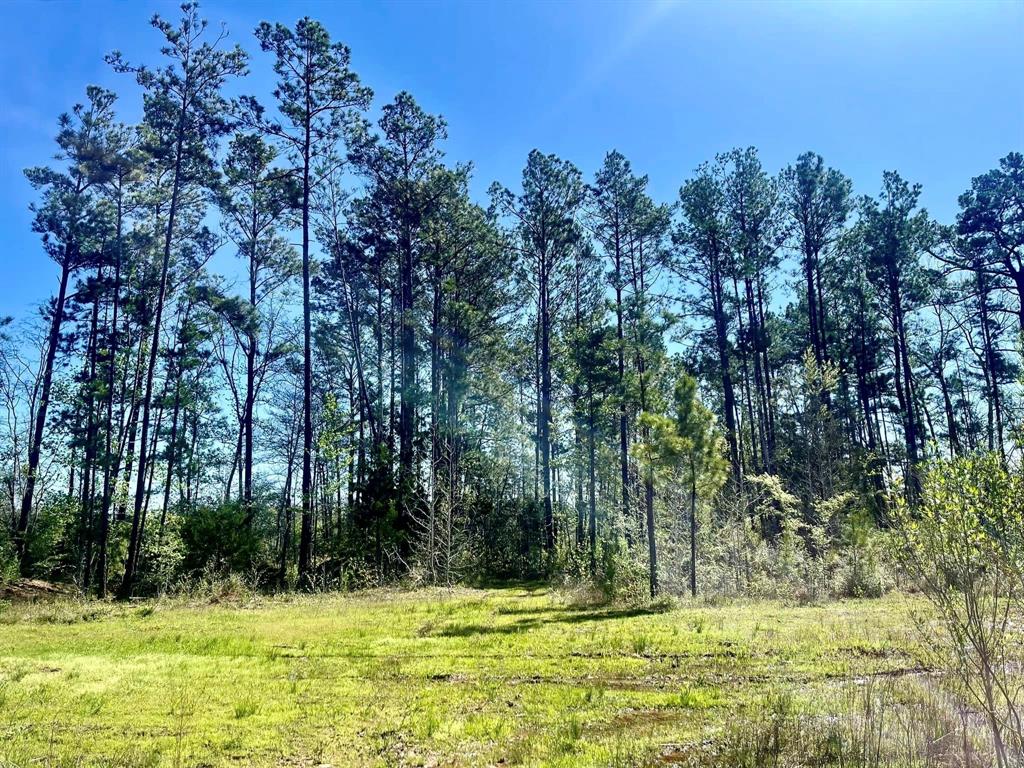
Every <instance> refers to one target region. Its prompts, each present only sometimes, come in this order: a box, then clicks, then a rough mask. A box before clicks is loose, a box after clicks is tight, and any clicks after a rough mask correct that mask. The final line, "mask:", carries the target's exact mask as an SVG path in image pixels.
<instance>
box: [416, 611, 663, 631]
mask: <svg viewBox="0 0 1024 768" xmlns="http://www.w3.org/2000/svg"><path fill="white" fill-rule="evenodd" d="M516 613H518V614H519V615H529V618H523V619H519V620H518V621H514V622H512V623H511V624H450V625H447V626H444V627H440V628H438V629H437V630H436V631H434V632H432V633H431V634H432V635H433V636H434V637H472V636H475V635H516V634H519V633H521V632H527V631H529V630H531V629H538V628H540V627H545V626H550V625H556V624H569V625H572V624H584V623H587V622H591V621H614V620H615V619H633V618H637V617H639V616H654V615H657V614H660V613H664V609H658V608H644V607H634V608H607V609H598V610H594V609H593V608H573V607H554V608H545V609H523V610H521V611H518V612H515V613H513V612H511V611H510V612H509V613H508V614H505V615H516ZM532 614H536V615H532Z"/></svg>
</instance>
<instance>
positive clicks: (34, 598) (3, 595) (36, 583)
mask: <svg viewBox="0 0 1024 768" xmlns="http://www.w3.org/2000/svg"><path fill="white" fill-rule="evenodd" d="M71 594H72V593H71V591H70V590H69V589H68V588H67V587H64V586H62V585H60V584H52V583H51V582H49V581H42V580H41V579H18V580H17V581H12V582H11V583H10V584H0V600H11V601H16V602H39V601H43V600H54V599H56V598H58V597H69V596H70V595H71Z"/></svg>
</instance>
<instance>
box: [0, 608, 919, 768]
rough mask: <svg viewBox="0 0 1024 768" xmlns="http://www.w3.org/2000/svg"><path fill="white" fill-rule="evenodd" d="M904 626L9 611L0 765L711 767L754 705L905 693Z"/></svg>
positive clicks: (802, 619)
mask: <svg viewBox="0 0 1024 768" xmlns="http://www.w3.org/2000/svg"><path fill="white" fill-rule="evenodd" d="M922 608H923V606H922V605H921V604H920V603H918V602H915V601H914V600H912V599H911V598H907V597H901V596H893V597H888V598H885V599H881V600H874V601H849V602H841V603H829V604H823V605H810V606H794V605H784V604H779V603H734V604H723V605H703V604H684V605H683V606H682V607H668V606H663V607H654V608H650V607H646V608H645V607H638V608H630V607H623V606H600V605H591V604H586V603H580V602H577V601H573V600H571V599H569V598H568V597H566V596H563V595H559V594H557V593H552V592H550V591H547V590H545V589H541V588H537V589H530V588H518V589H500V590H456V591H440V590H437V591H434V590H431V591H417V592H390V591H376V592H368V593H361V594H356V595H347V596H334V595H332V596H316V597H290V598H281V599H270V598H261V599H256V600H253V601H251V602H238V603H228V604H219V605H208V604H207V605H199V604H189V603H185V602H181V601H168V602H159V601H158V602H151V603H145V604H141V605H116V604H104V603H96V602H64V603H54V604H50V605H39V606H24V605H18V604H14V605H7V606H5V607H3V608H0V765H6V764H11V765H16V766H23V765H24V766H27V765H50V766H57V765H61V766H63V765H74V766H79V765H81V766H85V765H104V766H107V765H121V766H158V765H160V766H163V765H170V766H215V765H228V764H232V765H255V766H271V765H273V766H277V765H296V766H299V765H301V766H318V765H323V764H329V765H334V766H342V765H346V766H347V765H357V766H363V765H365V766H371V765H372V766H376V765H410V766H415V765H421V766H431V765H438V766H439V765H459V766H471V765H472V766H476V765H509V764H511V765H554V766H570V765H572V766H579V765H595V766H597V765H601V766H606V765H620V766H634V765H649V764H658V763H675V764H684V765H685V764H690V765H705V764H706V765H712V764H717V763H716V762H714V761H715V760H716V758H715V757H714V756H715V755H716V754H717V755H719V758H717V759H721V755H722V754H724V753H723V751H722V750H729V749H733V748H734V747H737V745H743V744H749V743H751V742H752V740H753V739H755V738H757V737H756V736H755V735H750V736H749V738H748V737H746V736H744V735H743V734H744V733H745V732H744V731H743V729H742V728H740V727H738V726H737V724H738V723H747V722H760V720H754V719H751V718H753V717H754V715H755V714H757V713H761V714H763V711H764V708H765V706H766V704H765V702H775V701H783V700H784V701H785V708H786V711H787V712H789V713H792V712H793V711H797V710H799V711H803V712H807V713H820V714H824V713H826V712H828V711H830V709H831V708H833V707H836V706H838V705H842V704H843V702H844V701H846V700H848V699H850V698H851V695H850V694H849V693H848V691H850V690H851V687H850V686H851V685H854V686H856V685H861V686H863V685H864V684H865V681H873V680H887V681H893V680H902V679H904V678H905V679H908V680H909V679H911V678H913V677H914V676H915V675H914V673H915V672H917V671H918V670H919V663H918V661H917V654H915V650H914V649H915V640H914V637H915V635H914V631H913V630H912V629H911V625H912V622H911V621H910V619H909V616H910V614H911V612H913V611H916V610H920V609H922ZM780 697H783V698H780ZM767 706H769V707H776V705H774V704H770V703H769V704H768V705H767ZM771 711H772V712H774V711H775V710H774V709H772V710H771ZM761 714H757V717H758V718H760V717H761ZM787 716H788V715H787ZM761 719H763V718H761ZM751 727H754V726H751ZM734 742H735V743H734ZM743 759H746V758H743ZM739 760H740V758H736V760H735V762H737V764H738V763H739ZM5 761H6V763H5Z"/></svg>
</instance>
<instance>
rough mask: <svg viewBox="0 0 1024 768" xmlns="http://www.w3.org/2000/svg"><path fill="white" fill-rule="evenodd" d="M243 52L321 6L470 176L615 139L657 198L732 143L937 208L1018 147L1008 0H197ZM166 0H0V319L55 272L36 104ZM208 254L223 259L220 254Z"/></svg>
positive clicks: (49, 102) (385, 92)
mask: <svg viewBox="0 0 1024 768" xmlns="http://www.w3.org/2000/svg"><path fill="white" fill-rule="evenodd" d="M202 9H203V14H204V16H206V17H207V18H209V19H210V21H211V22H220V21H223V22H225V23H226V24H227V26H228V28H229V30H230V32H231V34H232V37H233V39H235V40H237V41H239V42H240V43H241V44H242V45H243V47H245V48H246V49H247V50H249V51H250V53H251V54H252V56H253V58H252V74H251V75H250V76H249V77H248V78H246V80H245V81H244V82H241V83H239V84H238V85H237V86H236V87H235V88H234V89H233V92H241V93H252V94H255V95H257V96H259V97H261V98H263V99H266V100H269V93H270V90H271V88H272V83H273V73H272V71H271V68H270V61H269V59H268V58H267V56H266V55H265V54H262V53H261V52H260V51H259V50H258V46H257V45H256V44H255V42H254V40H253V37H252V29H253V27H254V26H255V25H256V24H257V22H259V21H260V20H263V19H269V20H272V21H282V22H285V23H293V22H294V21H295V19H297V18H298V17H300V16H302V15H310V16H312V17H314V18H317V19H319V20H321V21H322V22H323V23H324V24H325V25H326V26H327V28H328V29H329V31H330V32H331V34H332V36H333V37H334V38H335V39H338V40H342V41H344V42H346V43H347V44H348V45H349V46H350V47H351V48H352V61H353V66H354V68H355V69H356V71H357V72H358V73H359V74H360V76H361V77H362V78H363V80H364V81H365V82H366V83H367V84H368V85H370V86H371V87H372V88H373V89H374V91H375V93H376V97H375V104H376V105H377V106H379V105H380V104H381V103H384V102H385V101H387V100H390V99H391V97H393V96H394V94H395V93H396V92H398V91H399V90H403V89H405V90H409V91H411V92H412V93H413V95H414V96H415V97H416V98H417V100H418V101H419V102H420V103H421V104H422V105H423V106H424V107H425V108H426V109H428V110H430V111H431V112H435V113H441V114H443V115H444V116H445V118H446V119H447V120H448V123H449V134H450V139H449V141H448V142H447V151H448V156H449V158H450V159H451V160H452V161H467V160H471V161H473V163H474V164H475V167H476V173H475V182H474V188H473V189H474V193H475V194H476V195H477V196H478V197H480V198H482V197H483V195H484V193H485V191H486V189H487V187H488V185H489V184H490V183H491V182H492V181H494V180H500V181H502V182H503V183H505V184H506V185H508V186H511V187H513V188H514V187H515V186H516V185H517V184H518V179H519V174H520V171H521V169H522V165H523V163H524V161H525V159H526V155H527V153H528V152H529V151H530V150H531V149H532V148H534V147H537V148H539V149H541V150H543V151H545V152H555V153H557V154H559V155H561V156H563V157H565V158H568V159H570V160H572V161H573V162H575V163H576V164H577V165H579V166H580V167H581V168H582V169H583V170H584V172H585V173H586V174H587V176H588V177H590V176H591V175H592V173H593V171H594V169H595V168H596V167H597V166H598V165H599V164H600V162H601V160H602V158H603V156H604V154H605V152H607V151H608V150H610V149H618V150H620V151H621V152H623V153H624V154H625V155H626V156H627V157H629V158H630V159H631V161H632V162H633V165H634V167H635V168H636V169H637V170H639V171H641V172H644V173H647V174H649V175H650V178H651V190H652V192H653V194H654V195H655V196H656V197H657V198H658V199H660V200H664V201H671V200H673V199H674V198H675V195H676V192H677V190H678V188H679V185H680V183H681V182H682V181H683V180H684V179H686V178H687V176H688V175H689V174H690V173H691V172H692V170H693V168H694V167H695V166H697V165H698V164H699V163H700V162H702V161H704V160H708V159H711V158H712V157H713V156H714V154H715V153H716V152H720V151H724V150H727V149H730V148H732V147H735V146H746V145H754V146H757V147H758V148H759V149H760V151H761V154H762V159H763V161H764V163H765V165H766V166H767V167H768V168H769V169H770V170H772V171H773V172H774V171H776V170H778V169H779V168H781V167H783V166H784V165H786V164H787V163H789V162H791V161H792V160H793V159H795V158H796V156H797V155H798V154H799V153H800V152H802V151H805V150H808V149H813V150H815V151H817V152H820V153H821V154H822V155H824V156H825V159H826V161H828V162H829V163H830V164H831V165H834V166H836V167H838V168H840V169H841V170H842V171H843V172H845V173H846V174H847V175H849V176H851V177H852V178H853V181H854V186H855V189H856V191H857V192H858V193H874V192H875V191H877V189H878V187H879V184H880V179H881V174H882V171H883V170H886V169H897V170H899V171H900V172H901V173H902V174H903V175H904V176H905V177H907V178H909V179H911V180H913V181H917V182H920V183H922V184H923V185H924V195H923V200H924V203H925V205H926V206H927V207H928V208H929V210H930V211H931V212H932V213H933V214H934V215H935V216H937V217H938V218H940V219H942V220H946V221H948V220H950V219H951V218H952V216H953V215H954V214H955V211H956V198H957V195H958V194H959V193H960V192H961V191H962V190H963V189H964V188H965V187H966V186H967V185H968V183H969V181H970V178H971V176H974V175H977V174H979V173H981V172H983V171H985V170H987V169H988V168H991V167H993V166H994V165H995V164H996V162H997V160H998V158H999V157H1001V156H1003V155H1005V154H1006V153H1007V152H1009V151H1011V150H1024V43H1022V41H1024V2H1021V0H1015V1H1012V2H1011V1H1009V0H1007V1H1006V2H985V1H983V0H981V1H975V2H924V1H921V2H881V1H879V2H868V1H867V0H845V1H844V0H836V1H835V2H820V3H819V2H810V1H809V0H807V1H805V2H717V3H712V2H682V1H679V2H671V1H669V2H666V1H664V0H654V1H653V2H651V1H648V0H635V1H634V2H571V1H569V0H566V1H564V2H551V1H549V2H518V3H512V2H482V1H480V2H429V1H428V0H422V1H420V2H411V1H407V2H359V3H357V2H311V1H307V2H288V1H287V0H284V1H282V0H278V1H277V2H273V3H258V2H226V1H224V0H219V1H217V2H213V1H212V0H210V1H208V2H205V3H203V4H202ZM154 11H157V12H160V13H161V14H162V15H165V16H167V17H168V18H176V16H177V3H172V2H131V3H128V2H100V1H99V0H93V1H92V2H71V1H70V0H61V1H59V2H57V1H53V0H51V1H49V2H43V1H42V0H40V1H38V2H29V1H28V0H6V1H5V2H3V3H2V4H0V242H2V243H3V248H2V251H0V264H2V266H3V270H2V272H0V274H2V279H0V315H5V314H12V315H15V316H24V315H25V314H26V313H27V312H29V311H31V309H32V307H34V306H35V305H37V304H38V303H39V302H41V301H43V300H44V299H45V298H46V297H47V296H48V295H49V294H50V293H51V292H52V290H53V288H54V287H55V282H56V277H55V274H56V271H55V268H54V267H53V265H52V264H51V263H50V262H49V261H48V260H47V259H46V257H45V256H44V255H43V253H42V251H41V248H40V247H39V241H38V237H37V236H36V235H34V234H33V233H32V232H31V231H30V221H31V214H30V213H29V211H28V204H29V202H30V201H31V200H32V190H31V189H30V187H29V186H28V184H27V182H26V181H25V179H24V176H23V174H22V169H23V168H25V167H26V166H31V165H38V164H42V163H45V162H47V161H48V159H49V157H50V156H51V155H52V153H53V143H52V137H53V134H54V133H55V125H56V118H57V115H58V114H59V113H61V112H62V111H66V110H68V109H69V108H70V107H71V106H72V105H73V104H74V103H75V102H76V101H79V100H81V99H82V97H83V94H84V89H85V86H86V85H87V84H90V83H98V84H101V85H104V86H107V87H110V88H113V89H114V90H116V91H118V92H119V93H120V94H122V104H121V111H122V115H123V118H124V119H125V120H134V119H137V117H138V112H139V103H138V102H139V99H138V96H137V91H136V89H135V88H134V85H133V83H132V81H131V79H130V78H129V77H128V76H126V75H117V74H115V73H113V72H111V71H110V70H109V68H108V67H107V66H106V65H105V64H104V63H103V56H104V54H105V53H107V52H109V51H111V50H113V49H120V50H121V51H122V52H123V53H124V54H125V56H126V58H127V59H128V60H130V61H133V62H148V63H156V62H158V61H159V45H160V40H159V36H158V35H157V33H156V32H155V31H154V30H152V29H151V28H150V27H149V26H148V23H147V21H148V18H149V17H150V15H151V14H152V13H153V12H154ZM228 261H230V259H228Z"/></svg>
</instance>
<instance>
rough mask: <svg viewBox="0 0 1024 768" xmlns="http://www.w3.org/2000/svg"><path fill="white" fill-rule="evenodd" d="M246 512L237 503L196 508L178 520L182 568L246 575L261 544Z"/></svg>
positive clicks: (259, 553)
mask: <svg viewBox="0 0 1024 768" xmlns="http://www.w3.org/2000/svg"><path fill="white" fill-rule="evenodd" d="M246 518H247V511H246V509H245V508H244V507H243V506H242V505H240V504H237V503H228V504H221V505H220V506H215V507H199V508H197V509H195V510H193V511H192V512H190V513H189V514H188V515H184V516H183V517H182V518H181V542H182V546H183V548H184V553H183V557H182V563H181V566H182V569H183V570H184V571H185V572H186V574H189V575H195V574H198V573H201V572H204V571H207V572H208V571H213V572H228V571H233V572H240V573H246V572H249V571H251V570H252V569H253V567H254V566H255V565H257V564H258V562H259V561H260V560H261V558H262V556H263V545H262V541H261V538H260V535H259V533H258V531H257V530H256V527H255V526H254V525H253V524H252V521H247V519H246Z"/></svg>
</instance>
